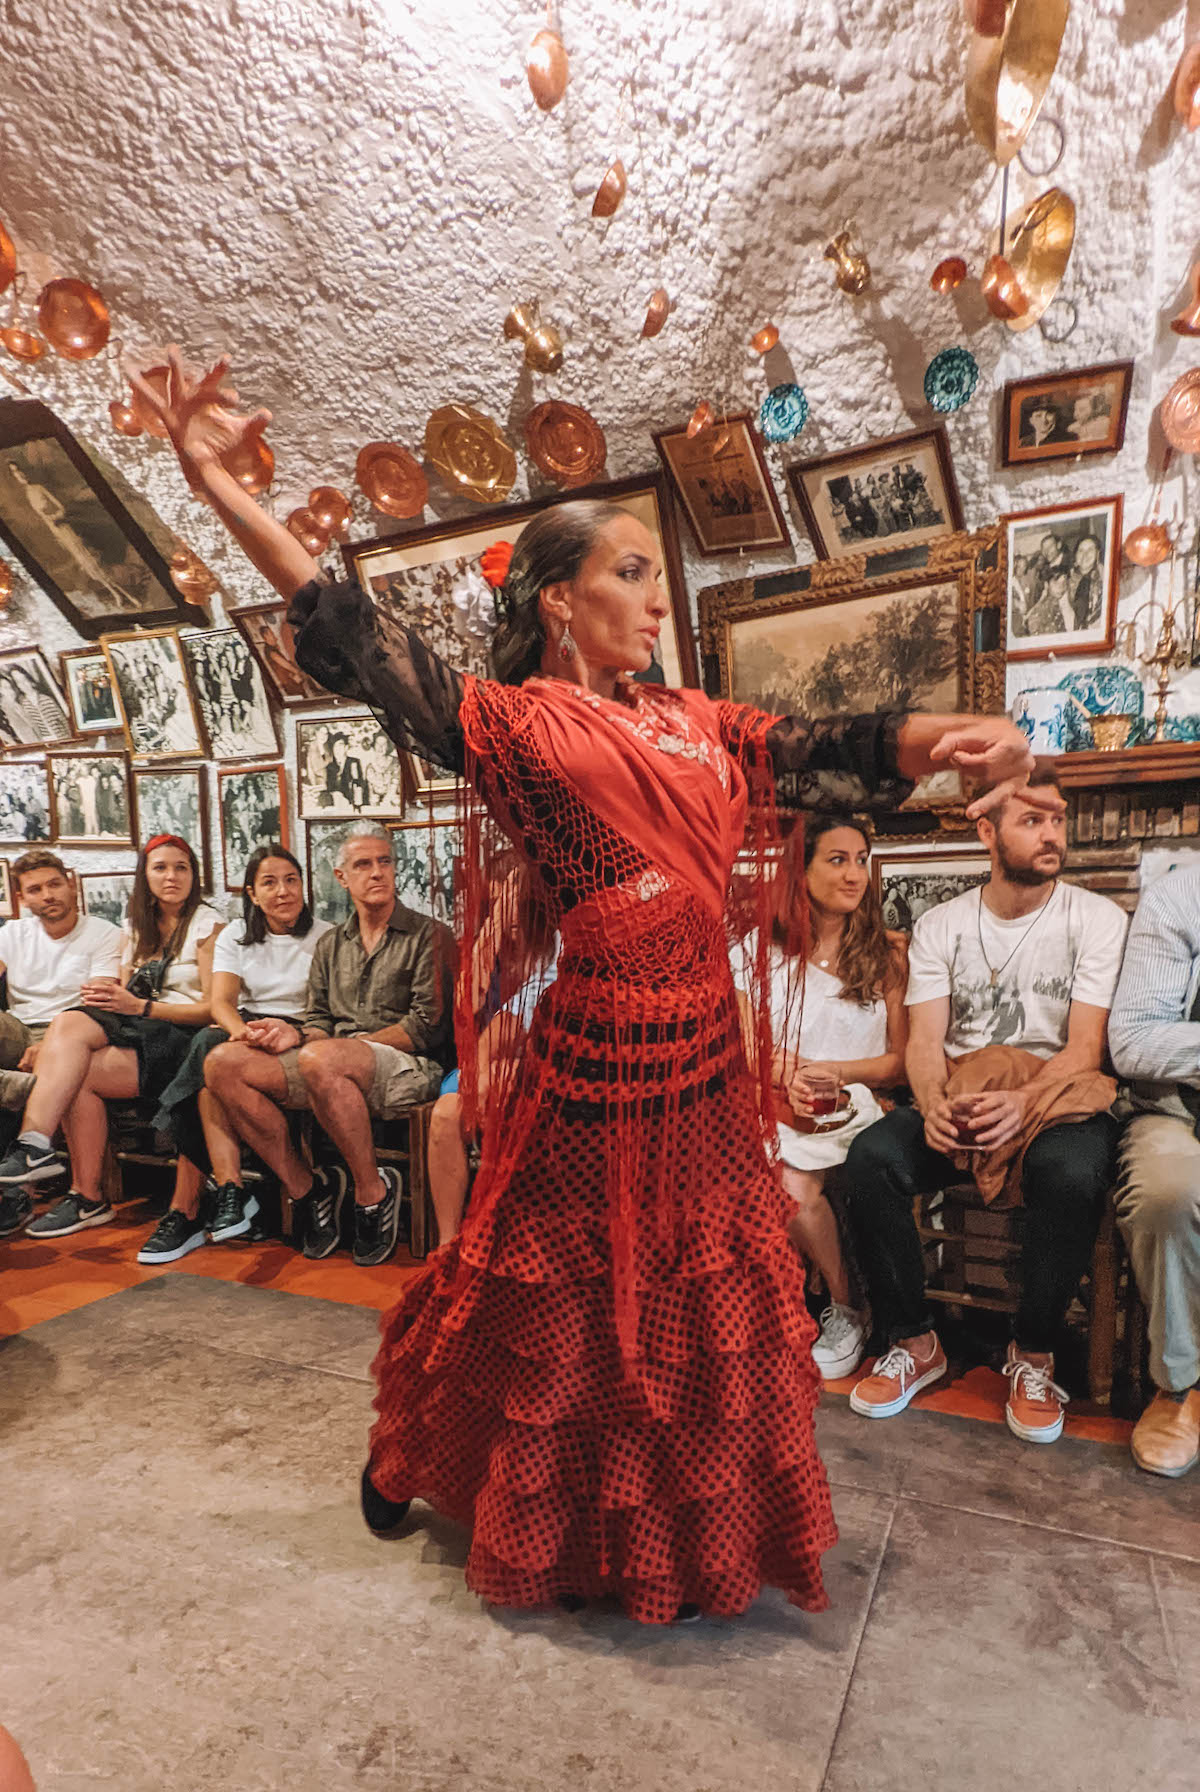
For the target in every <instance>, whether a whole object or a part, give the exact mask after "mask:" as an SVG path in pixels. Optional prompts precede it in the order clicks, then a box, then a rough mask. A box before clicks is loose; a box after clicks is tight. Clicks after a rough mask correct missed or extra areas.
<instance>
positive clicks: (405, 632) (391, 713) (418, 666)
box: [288, 579, 464, 776]
mask: <svg viewBox="0 0 1200 1792" xmlns="http://www.w3.org/2000/svg"><path fill="white" fill-rule="evenodd" d="M288 621H289V622H290V623H291V624H292V627H293V629H294V630H295V637H296V661H297V664H298V665H299V666H301V667H302V668H303V670H304V671H305V672H307V673H309V674H310V676H311V677H313V678H315V679H317V680H318V681H319V682H320V683H321V684H323V685H324V686H325V688H326V689H327V690H330V691H336V692H337V694H338V695H339V696H341V697H349V698H351V699H352V701H354V702H356V703H367V704H370V706H371V708H372V709H374V710H375V711H377V713H378V714H379V716H380V719H381V720H382V722H383V725H384V727H385V728H386V729H387V731H388V733H389V734H390V735H391V737H392V739H393V740H394V741H395V742H396V744H397V746H401V747H404V748H406V749H407V750H408V751H409V752H411V753H417V754H419V755H420V757H421V758H422V759H431V760H433V761H434V763H435V764H437V765H439V766H441V767H442V769H443V770H444V771H448V772H456V773H458V774H459V775H460V776H461V774H462V770H463V760H464V753H463V733H462V726H461V724H460V722H459V718H458V712H459V707H460V705H461V703H462V699H463V689H464V681H463V678H462V675H461V673H458V672H455V671H454V669H453V667H451V666H448V665H447V664H446V662H445V660H442V659H439V658H438V656H437V654H436V653H433V652H431V651H430V649H429V648H428V647H426V646H425V644H424V642H423V641H422V640H420V638H419V637H418V636H417V635H415V634H414V633H413V631H412V629H409V628H405V627H404V625H403V624H402V623H399V622H397V621H396V620H395V619H394V618H393V617H390V616H385V615H383V614H382V613H381V612H380V611H379V610H377V609H376V608H375V605H374V604H373V603H372V602H371V600H370V598H369V597H368V596H367V594H366V592H365V591H364V590H363V589H362V587H361V586H360V585H359V584H357V583H356V582H355V581H354V580H350V581H349V582H347V583H345V584H338V585H325V584H322V583H321V582H320V580H316V579H314V581H313V582H312V584H311V585H305V586H304V588H303V590H301V591H298V592H297V593H296V595H295V597H294V598H293V599H292V604H291V608H290V610H289V611H288Z"/></svg>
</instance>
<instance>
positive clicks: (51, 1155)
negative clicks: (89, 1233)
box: [0, 1139, 75, 1231]
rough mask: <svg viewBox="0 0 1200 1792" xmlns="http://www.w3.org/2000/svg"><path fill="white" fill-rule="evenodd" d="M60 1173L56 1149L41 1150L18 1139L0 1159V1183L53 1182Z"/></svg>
mask: <svg viewBox="0 0 1200 1792" xmlns="http://www.w3.org/2000/svg"><path fill="white" fill-rule="evenodd" d="M61 1175H62V1165H61V1163H60V1162H59V1160H58V1153H57V1152H56V1151H43V1150H42V1148H41V1146H40V1145H26V1144H24V1143H23V1142H22V1140H20V1139H18V1140H17V1142H16V1144H15V1145H14V1146H13V1147H12V1149H11V1151H9V1152H8V1153H7V1155H6V1156H5V1157H4V1158H3V1159H0V1183H6V1182H53V1181H54V1178H55V1177H56V1176H61ZM74 1230H75V1228H74V1227H72V1231H74Z"/></svg>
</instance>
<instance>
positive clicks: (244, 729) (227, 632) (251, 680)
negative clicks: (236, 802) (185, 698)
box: [180, 628, 279, 759]
mask: <svg viewBox="0 0 1200 1792" xmlns="http://www.w3.org/2000/svg"><path fill="white" fill-rule="evenodd" d="M180 639H181V641H182V643H183V657H184V659H185V661H186V662H187V667H188V670H189V671H190V672H191V675H192V687H193V689H194V691H195V693H196V701H197V703H198V704H199V705H200V716H201V719H202V721H203V723H204V727H205V731H206V733H207V735H208V743H209V748H210V750H211V752H212V756H213V758H214V759H264V758H266V757H268V756H269V755H270V754H272V753H278V751H279V736H278V735H277V734H276V732H275V722H274V719H273V718H272V715H271V706H270V704H269V703H268V702H267V691H266V686H265V685H264V684H263V677H262V673H261V672H260V671H259V669H258V663H257V661H256V660H255V659H254V658H253V656H252V655H251V652H250V649H249V647H248V646H247V645H246V642H245V640H244V639H243V638H242V636H241V635H240V634H239V633H238V631H237V629H236V628H214V629H208V630H206V631H205V632H204V633H203V634H199V635H182V636H181V637H180Z"/></svg>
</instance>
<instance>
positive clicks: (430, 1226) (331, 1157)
mask: <svg viewBox="0 0 1200 1792" xmlns="http://www.w3.org/2000/svg"><path fill="white" fill-rule="evenodd" d="M433 1106H434V1104H433V1102H432V1101H423V1102H420V1103H418V1105H417V1106H416V1107H412V1108H409V1109H408V1110H407V1111H406V1112H405V1113H403V1114H401V1115H400V1116H399V1117H398V1118H397V1119H395V1120H372V1122H371V1136H372V1138H373V1139H374V1141H375V1155H376V1157H377V1159H378V1160H379V1162H380V1163H381V1164H389V1165H391V1167H392V1168H393V1169H395V1170H396V1171H397V1172H398V1173H399V1175H400V1180H401V1183H402V1185H403V1186H404V1188H405V1189H406V1190H407V1191H408V1201H409V1251H410V1253H411V1254H412V1256H414V1257H415V1258H417V1260H418V1261H423V1260H424V1258H426V1257H427V1256H428V1255H429V1253H430V1251H431V1250H432V1249H433V1248H434V1245H435V1244H436V1243H437V1219H436V1216H435V1214H434V1211H433V1201H432V1199H431V1197H430V1193H429V1173H428V1170H429V1163H428V1159H429V1116H430V1115H431V1114H432V1113H433ZM305 1118H306V1119H307V1120H308V1122H309V1137H310V1140H311V1153H312V1161H313V1163H314V1164H326V1163H334V1162H340V1161H341V1160H340V1158H339V1156H338V1152H337V1148H336V1146H335V1145H334V1144H333V1142H332V1140H331V1139H329V1138H328V1137H327V1136H326V1134H325V1133H324V1132H322V1130H321V1128H320V1127H319V1126H318V1125H317V1124H316V1122H315V1121H314V1120H313V1119H312V1116H311V1115H306V1116H305ZM288 1217H289V1219H290V1215H289V1216H288Z"/></svg>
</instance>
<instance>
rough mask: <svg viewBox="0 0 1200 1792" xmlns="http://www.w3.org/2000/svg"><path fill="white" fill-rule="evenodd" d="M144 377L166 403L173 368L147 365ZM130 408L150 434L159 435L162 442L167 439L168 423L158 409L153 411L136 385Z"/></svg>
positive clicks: (130, 400) (131, 394) (143, 372)
mask: <svg viewBox="0 0 1200 1792" xmlns="http://www.w3.org/2000/svg"><path fill="white" fill-rule="evenodd" d="M142 378H143V379H144V380H145V382H146V384H147V385H148V386H150V387H152V388H153V390H154V391H155V392H157V393H158V395H159V397H160V398H161V399H162V400H163V402H164V404H165V403H166V398H167V386H168V382H169V381H170V378H171V369H170V368H169V367H146V368H144V369H143V370H142ZM129 408H130V410H131V411H132V412H133V414H134V416H135V417H136V418H137V420H138V422H139V424H140V425H141V427H142V428H143V429H144V430H145V432H146V434H147V435H148V436H157V437H158V440H159V441H160V442H165V441H166V439H167V426H166V424H165V423H164V422H163V421H162V419H161V418H160V417H159V415H158V413H157V411H152V410H151V409H150V406H149V405H148V404H147V403H146V400H145V399H144V398H143V397H142V395H141V393H140V392H139V391H138V390H137V388H136V387H135V388H134V389H133V390H132V392H131V393H130V398H129Z"/></svg>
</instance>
